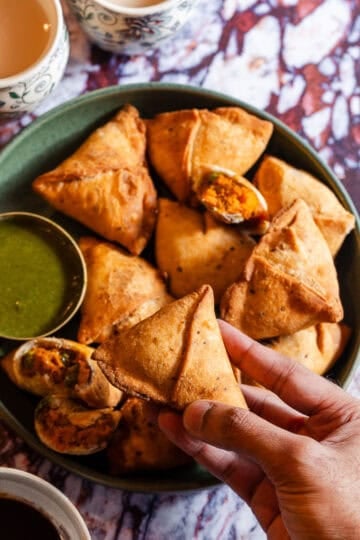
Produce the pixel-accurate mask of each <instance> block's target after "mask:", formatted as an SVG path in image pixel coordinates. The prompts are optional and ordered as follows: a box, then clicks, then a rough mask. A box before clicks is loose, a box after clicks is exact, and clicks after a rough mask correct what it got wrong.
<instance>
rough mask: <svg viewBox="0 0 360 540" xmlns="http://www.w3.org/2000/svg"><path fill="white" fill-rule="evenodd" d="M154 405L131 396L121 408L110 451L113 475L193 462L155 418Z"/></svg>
mask: <svg viewBox="0 0 360 540" xmlns="http://www.w3.org/2000/svg"><path fill="white" fill-rule="evenodd" d="M152 409H153V405H152V404H151V403H149V402H148V401H144V400H143V399H139V398H129V399H127V400H126V402H125V404H124V405H123V406H122V408H121V411H120V412H121V418H120V422H119V425H118V427H117V429H116V431H115V433H114V436H113V437H112V439H111V441H110V444H109V446H108V448H107V450H106V454H107V458H108V465H109V469H110V474H115V475H118V474H122V473H126V472H130V471H137V470H151V469H169V468H172V467H178V466H179V465H184V464H186V463H191V461H192V459H191V458H190V456H188V455H187V454H185V453H184V452H182V451H181V450H180V448H178V447H177V446H175V445H174V444H173V443H171V442H170V441H169V439H168V438H167V437H166V436H165V435H164V433H162V431H161V430H160V429H159V427H158V425H157V423H156V421H154V420H152V416H155V413H153V411H152Z"/></svg>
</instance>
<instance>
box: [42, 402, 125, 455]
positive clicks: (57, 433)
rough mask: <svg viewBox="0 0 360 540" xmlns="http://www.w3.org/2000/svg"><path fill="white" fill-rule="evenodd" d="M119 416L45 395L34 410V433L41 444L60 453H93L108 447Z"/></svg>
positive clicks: (116, 413)
mask: <svg viewBox="0 0 360 540" xmlns="http://www.w3.org/2000/svg"><path fill="white" fill-rule="evenodd" d="M120 416H121V413H120V411H117V410H114V409H112V408H110V407H107V408H102V409H90V408H88V407H85V406H84V405H82V404H81V403H79V402H78V401H76V400H73V399H69V398H65V397H64V396H58V395H49V396H46V397H44V398H43V399H42V400H41V401H40V402H39V403H38V405H37V407H36V409H35V431H36V433H37V435H38V437H39V439H40V440H41V442H43V443H44V444H45V445H46V446H48V447H49V448H51V449H52V450H55V451H56V452H60V453H61V454H73V455H79V456H80V455H87V454H93V453H94V452H99V451H100V450H102V449H103V448H105V447H106V446H107V445H108V443H109V441H110V439H111V437H112V435H113V433H114V431H115V430H116V428H117V425H118V423H119V420H120Z"/></svg>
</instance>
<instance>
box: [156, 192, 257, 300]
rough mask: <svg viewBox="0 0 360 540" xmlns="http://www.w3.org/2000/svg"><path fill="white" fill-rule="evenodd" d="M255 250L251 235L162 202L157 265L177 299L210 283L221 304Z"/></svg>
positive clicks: (165, 200)
mask: <svg viewBox="0 0 360 540" xmlns="http://www.w3.org/2000/svg"><path fill="white" fill-rule="evenodd" d="M254 246H255V241H254V240H253V239H252V238H251V237H250V236H249V235H247V234H245V233H242V232H240V231H239V230H238V229H237V228H235V227H229V226H226V225H223V224H221V223H219V222H217V221H215V220H214V219H213V218H212V217H211V216H210V214H208V213H205V214H204V213H201V212H199V211H197V210H194V209H191V208H188V207H186V206H184V205H182V204H180V203H178V202H175V201H170V200H169V199H159V215H158V221H157V225H156V235H155V255H156V262H157V265H158V268H159V269H160V270H161V271H162V272H164V273H165V274H166V275H167V276H168V278H169V288H170V291H171V293H172V294H173V295H174V296H175V297H177V298H180V297H181V296H185V295H186V294H188V293H190V292H192V291H194V290H195V289H198V288H199V287H200V286H201V285H203V284H204V283H208V284H209V285H211V287H212V288H213V290H214V296H215V303H217V302H219V300H220V298H221V296H222V294H223V293H224V291H225V289H226V288H227V287H228V286H229V285H231V283H233V282H234V281H235V280H237V279H238V278H239V276H240V275H241V273H242V271H243V269H244V266H245V262H246V261H247V259H248V258H249V256H250V254H251V252H252V250H253V248H254Z"/></svg>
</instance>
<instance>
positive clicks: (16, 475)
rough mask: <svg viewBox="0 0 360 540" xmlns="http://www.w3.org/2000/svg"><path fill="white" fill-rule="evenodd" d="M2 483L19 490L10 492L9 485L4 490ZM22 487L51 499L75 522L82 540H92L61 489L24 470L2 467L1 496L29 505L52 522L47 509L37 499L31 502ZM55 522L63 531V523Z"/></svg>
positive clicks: (81, 519) (0, 478)
mask: <svg viewBox="0 0 360 540" xmlns="http://www.w3.org/2000/svg"><path fill="white" fill-rule="evenodd" d="M2 481H8V482H9V483H10V484H13V485H14V486H17V487H18V488H19V489H15V490H14V491H9V484H7V486H8V489H7V490H4V486H3V485H2ZM21 486H24V487H29V488H30V489H34V490H35V491H37V493H42V494H43V495H45V496H46V497H47V498H49V499H51V501H52V503H53V504H55V505H56V506H58V507H60V508H61V509H62V510H63V512H64V513H65V514H66V515H67V516H68V518H69V520H71V521H72V522H73V524H74V527H76V529H78V531H79V532H80V533H81V540H90V533H89V530H88V527H87V525H86V523H85V520H84V518H83V517H82V515H81V514H80V512H79V510H78V509H77V508H76V506H75V504H74V503H73V502H72V501H71V500H70V499H69V498H68V497H67V496H66V495H65V494H64V493H62V492H61V491H60V489H58V488H57V487H55V486H54V485H52V484H51V483H50V482H48V481H46V480H44V479H43V478H41V477H40V476H37V475H35V474H33V473H29V472H27V471H24V470H22V469H16V468H12V467H3V466H0V496H3V495H5V496H8V498H10V499H11V498H12V499H16V500H18V501H21V502H24V503H26V504H29V505H31V506H33V507H34V508H36V509H37V510H38V511H40V512H42V513H43V514H44V515H45V517H47V518H49V519H50V520H51V516H49V515H48V513H47V511H46V510H47V509H46V508H44V507H43V505H41V504H39V502H38V500H37V499H36V500H30V497H27V496H26V495H25V494H24V491H23V490H22V489H21ZM15 491H17V493H15ZM51 521H52V520H51ZM55 521H56V522H57V525H58V526H59V527H60V529H62V528H63V523H61V520H59V521H58V520H56V519H55ZM79 540H80V539H79Z"/></svg>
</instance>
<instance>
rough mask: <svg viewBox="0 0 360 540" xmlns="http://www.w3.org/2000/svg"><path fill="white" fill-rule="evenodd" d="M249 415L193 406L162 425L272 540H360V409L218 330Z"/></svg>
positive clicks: (276, 357)
mask: <svg viewBox="0 0 360 540" xmlns="http://www.w3.org/2000/svg"><path fill="white" fill-rule="evenodd" d="M220 327H221V331H222V336H223V339H224V343H225V345H226V348H227V350H228V353H229V356H230V358H231V360H232V362H233V363H234V364H235V365H236V366H238V367H239V368H240V370H241V371H243V372H244V373H246V374H247V375H248V376H249V377H251V378H252V379H254V380H255V381H257V382H258V383H260V384H261V385H262V386H264V387H266V388H267V389H263V388H257V387H250V386H246V385H242V390H243V392H244V395H245V398H246V401H247V403H248V406H249V410H245V409H240V408H236V407H229V406H227V405H223V404H221V403H217V402H210V401H196V402H194V403H192V404H191V405H189V406H188V407H187V409H186V410H185V412H184V414H183V416H182V417H181V416H179V415H177V414H175V413H173V412H170V411H162V412H161V413H160V415H159V419H158V422H159V426H160V428H161V429H162V430H163V431H164V433H166V435H167V436H168V437H169V439H170V440H171V441H173V442H174V443H175V444H177V445H178V446H179V447H180V448H182V449H183V450H184V451H185V452H187V453H188V454H190V455H191V456H193V457H194V459H195V460H196V461H197V462H198V463H200V464H201V465H203V466H204V467H206V468H207V469H208V470H209V471H210V472H211V473H212V474H213V475H214V476H216V477H218V478H219V479H221V480H222V481H224V482H226V483H227V484H228V485H229V486H230V487H231V488H232V489H233V490H234V491H235V492H236V493H238V495H240V497H242V498H243V499H244V500H245V501H246V502H247V503H248V504H249V506H250V507H251V509H252V511H253V512H254V514H255V515H256V517H257V519H258V520H259V523H260V524H261V526H262V527H263V529H264V530H265V531H266V533H267V535H268V538H269V539H270V540H283V539H286V538H291V539H294V540H312V539H314V540H322V539H324V540H325V539H326V540H335V539H336V540H338V539H339V540H340V539H341V540H356V539H358V538H359V537H360V402H359V401H358V400H356V399H355V398H353V397H351V396H350V395H348V394H346V393H345V392H344V391H343V390H342V389H341V388H339V387H337V386H336V385H335V384H333V383H332V382H330V381H327V380H326V379H324V378H323V377H320V376H318V375H315V374H313V373H312V372H310V371H309V370H307V369H306V368H305V367H303V366H302V365H301V364H299V363H297V362H295V361H293V360H290V359H288V358H286V357H284V356H281V355H280V354H279V353H277V352H276V351H273V350H271V349H268V348H266V347H264V346H262V345H260V344H259V343H257V342H255V341H253V340H252V339H250V338H249V337H247V336H245V335H244V334H242V333H241V332H239V331H238V330H236V329H235V328H233V327H232V326H230V325H229V324H227V323H224V322H223V321H220Z"/></svg>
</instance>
